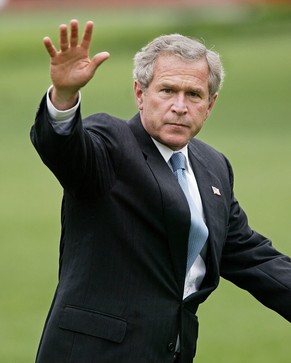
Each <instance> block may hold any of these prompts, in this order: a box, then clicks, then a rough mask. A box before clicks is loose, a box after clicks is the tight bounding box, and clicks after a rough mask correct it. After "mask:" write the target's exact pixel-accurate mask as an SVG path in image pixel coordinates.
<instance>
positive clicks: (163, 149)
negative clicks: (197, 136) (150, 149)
mask: <svg viewBox="0 0 291 363" xmlns="http://www.w3.org/2000/svg"><path fill="white" fill-rule="evenodd" d="M152 140H153V142H154V144H155V145H156V147H157V148H158V150H159V152H160V153H161V155H162V157H163V158H164V159H165V161H166V163H169V160H170V158H171V156H172V155H173V154H174V153H177V152H181V153H183V154H184V155H185V157H186V168H187V170H189V168H190V164H189V157H188V145H185V146H184V147H183V148H182V149H180V150H177V151H173V150H172V149H170V148H169V147H168V146H166V145H164V144H161V143H160V142H159V141H157V140H155V139H153V138H152Z"/></svg>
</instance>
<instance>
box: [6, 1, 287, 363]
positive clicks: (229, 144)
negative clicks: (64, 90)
mask: <svg viewBox="0 0 291 363" xmlns="http://www.w3.org/2000/svg"><path fill="white" fill-rule="evenodd" d="M72 18H78V19H79V20H80V22H81V24H82V26H83V24H84V23H85V21H86V20H88V19H91V20H93V21H94V22H95V25H96V26H95V35H94V41H93V44H92V54H93V52H99V51H101V50H107V51H109V52H110V53H111V58H110V59H109V60H108V61H107V62H106V63H105V64H104V65H102V68H100V70H99V71H98V73H97V74H96V77H95V78H94V80H93V81H92V82H91V83H90V84H89V85H88V86H87V87H86V88H85V89H84V90H83V92H82V112H83V115H88V114H90V113H93V112H97V111H104V112H108V113H111V114H113V115H117V116H120V117H122V118H130V117H131V116H132V115H133V114H134V113H135V112H136V107H135V103H134V100H133V92H132V76H131V72H132V58H133V56H134V53H135V52H136V51H137V50H138V49H139V48H141V47H142V46H143V45H144V44H145V43H147V42H148V41H149V40H151V39H152V38H153V37H155V36H158V35H160V34H166V33H173V32H180V33H183V34H185V35H190V36H194V37H197V38H199V39H203V40H204V41H205V43H206V45H207V46H208V47H212V46H213V47H214V49H216V50H217V51H218V52H219V53H221V55H222V59H223V62H224V65H225V69H226V80H225V85H224V87H223V89H222V91H221V93H220V96H219V99H218V102H217V104H216V107H215V109H214V111H213V113H212V115H211V117H210V119H209V120H208V121H207V123H206V125H205V127H204V129H203V130H202V132H201V133H200V134H199V138H201V139H202V140H204V141H206V142H208V143H210V144H212V145H213V146H214V147H216V148H218V149H219V150H221V151H222V152H224V153H225V154H226V155H227V156H228V158H229V159H230V161H231V162H232V164H233V167H234V170H235V176H236V184H235V191H236V195H237V197H238V199H239V200H240V203H241V205H242V206H243V208H244V209H246V211H247V212H248V216H249V220H250V224H251V226H252V227H253V228H254V229H256V230H258V231H260V232H261V233H262V234H264V235H267V236H268V237H270V238H271V239H272V240H273V241H274V244H275V245H276V247H277V248H278V249H279V250H281V251H282V252H284V253H286V254H289V255H291V243H290V232H289V228H290V226H291V223H290V216H291V207H290V205H291V191H290V188H291V165H290V157H291V142H290V139H291V122H290V111H291V102H290V91H291V72H290V68H291V67H290V66H291V7H283V6H281V7H266V6H259V7H258V6H252V7H251V6H247V7H239V8H238V7H228V8H224V7H220V8H219V9H215V8H214V9H213V8H212V9H210V8H207V9H197V8H193V9H187V10H184V11H183V10H177V9H174V10H166V9H155V10H153V9H139V10H138V9H136V10H129V9H126V10H124V11H123V10H122V9H119V10H118V11H117V12H114V11H105V10H102V11H101V10H98V9H94V10H92V9H91V10H90V11H84V10H83V11H80V10H79V9H76V10H72V9H71V10H62V11H58V12H56V11H55V12H51V11H50V12H48V11H46V12H21V13H20V12H11V11H10V12H8V11H2V13H1V12H0V50H1V53H0V72H1V74H0V84H1V87H0V105H1V119H0V122H1V133H0V161H1V162H0V165H1V179H0V193H1V194H0V198H1V199H0V201H1V207H0V243H1V253H0V286H1V297H0V362H1V363H29V362H33V361H34V357H35V353H36V350H37V346H38V342H39V338H40V335H41V331H42V326H43V323H44V319H45V317H46V314H47V311H48V308H49V305H50V302H51V299H52V295H53V292H54V288H55V285H56V283H57V267H58V266H57V264H58V243H59V233H60V216H59V213H60V201H61V195H62V190H61V188H60V186H59V185H58V183H57V181H56V180H55V179H54V177H53V176H52V175H51V173H50V172H49V171H48V170H47V169H46V168H45V167H44V166H43V165H42V163H41V161H40V159H39V157H38V156H37V154H36V152H35V151H34V150H33V148H32V146H31V144H30V140H29V130H30V127H31V125H32V123H33V120H34V115H35V111H36V109H37V107H38V103H39V101H40V99H41V97H42V95H43V94H44V92H45V91H46V89H47V87H48V86H49V85H50V78H49V66H48V61H49V60H48V56H47V54H46V52H45V50H44V48H43V45H42V38H43V37H44V36H45V35H50V36H52V38H53V39H54V40H55V41H57V29H58V25H59V24H60V23H63V22H67V23H68V22H69V21H70V19H72ZM270 298H271V297H270ZM290 309H291V302H290ZM199 318H200V336H199V344H198V352H197V358H196V360H195V363H212V362H213V363H214V362H215V363H246V362H247V363H274V362H276V363H290V352H291V350H290V346H289V344H290V342H291V329H290V325H289V323H288V322H286V321H285V320H284V319H282V318H281V317H280V316H279V315H277V314H276V313H273V312H271V311H269V310H267V309H266V308H264V307H263V306H261V305H260V304H259V303H258V302H257V301H256V300H254V299H253V298H252V297H251V296H249V295H248V294H247V293H246V292H244V291H241V290H239V289H238V288H236V287H234V286H233V285H231V284H230V283H228V282H226V281H221V284H220V286H219V288H218V290H217V291H216V292H214V294H213V295H212V296H211V297H210V298H209V300H208V301H207V302H206V303H204V304H203V306H201V308H200V311H199ZM60 363H61V362H60ZM137 363H138V362H137ZM149 363H151V362H149Z"/></svg>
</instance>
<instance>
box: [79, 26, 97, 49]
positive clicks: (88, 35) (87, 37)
mask: <svg viewBox="0 0 291 363" xmlns="http://www.w3.org/2000/svg"><path fill="white" fill-rule="evenodd" d="M93 27H94V23H93V21H88V22H87V24H86V27H85V30H84V34H83V38H82V42H81V47H83V48H85V49H89V47H90V43H91V39H92V34H93Z"/></svg>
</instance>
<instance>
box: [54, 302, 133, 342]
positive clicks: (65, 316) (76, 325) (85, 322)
mask: <svg viewBox="0 0 291 363" xmlns="http://www.w3.org/2000/svg"><path fill="white" fill-rule="evenodd" d="M59 327H60V328H62V329H65V330H70V331H73V332H77V333H82V334H86V335H91V336H93V337H97V338H102V339H106V340H110V341H112V342H114V343H121V342H122V341H123V339H124V336H125V332H126V327H127V322H126V320H124V319H121V318H119V317H117V316H113V315H109V314H104V313H100V312H98V311H93V310H87V309H82V308H78V307H75V306H66V307H65V308H64V310H63V311H62V313H61V318H60V321H59Z"/></svg>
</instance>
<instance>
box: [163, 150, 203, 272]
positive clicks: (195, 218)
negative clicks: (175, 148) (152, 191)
mask: <svg viewBox="0 0 291 363" xmlns="http://www.w3.org/2000/svg"><path fill="white" fill-rule="evenodd" d="M170 163H171V165H172V168H173V172H174V174H175V176H176V178H177V180H178V183H179V184H180V186H181V188H182V190H183V192H184V194H185V196H186V198H187V201H188V204H189V208H190V211H191V226H190V231H189V237H188V256H187V269H186V273H187V272H188V271H189V270H190V268H191V266H192V265H193V263H194V261H195V260H196V258H197V256H198V255H199V254H200V252H201V250H202V248H203V246H204V245H205V242H206V240H207V238H208V228H207V226H206V224H205V223H204V220H203V218H202V216H201V214H200V213H199V211H198V209H197V207H196V205H195V203H194V201H193V199H192V197H191V196H190V193H189V188H188V184H187V179H186V174H185V166H186V157H185V155H184V154H183V153H181V152H178V153H174V154H173V155H172V157H171V158H170Z"/></svg>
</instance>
